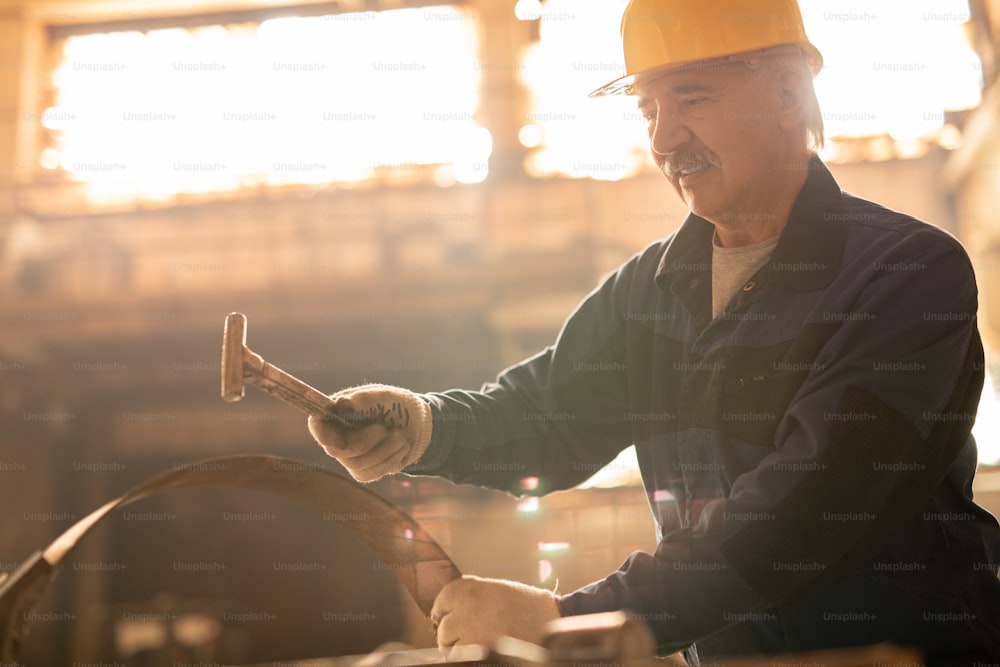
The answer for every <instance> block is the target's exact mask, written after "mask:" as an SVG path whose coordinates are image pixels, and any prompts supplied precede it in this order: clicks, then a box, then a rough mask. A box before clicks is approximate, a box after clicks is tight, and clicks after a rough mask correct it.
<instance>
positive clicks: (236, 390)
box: [222, 313, 247, 403]
mask: <svg viewBox="0 0 1000 667" xmlns="http://www.w3.org/2000/svg"><path fill="white" fill-rule="evenodd" d="M246 344H247V317H246V315H244V314H243V313H229V315H227V316H226V324H225V326H224V327H223V329H222V400H224V401H227V402H229V403H234V402H236V401H238V400H240V399H241V398H243V350H244V349H245V348H246Z"/></svg>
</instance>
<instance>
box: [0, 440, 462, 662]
mask: <svg viewBox="0 0 1000 667" xmlns="http://www.w3.org/2000/svg"><path fill="white" fill-rule="evenodd" d="M201 486H227V487H236V488H242V489H252V490H254V491H264V492H267V493H270V494H273V495H276V496H279V497H282V498H285V499H287V500H291V501H293V502H296V503H299V504H300V505H304V506H305V507H309V508H311V509H314V510H316V511H318V512H323V513H324V516H325V517H328V518H329V519H330V520H332V521H333V522H335V523H337V524H339V525H340V526H341V527H343V528H344V529H345V530H347V531H348V532H349V533H350V534H352V535H354V536H355V537H356V538H358V539H359V540H360V541H361V542H363V543H364V544H365V545H367V546H368V548H369V549H371V550H372V552H373V553H374V554H375V556H376V557H378V558H379V559H380V560H381V561H382V562H383V563H384V564H385V565H386V569H387V570H390V571H391V572H392V573H393V574H394V575H395V576H396V578H397V579H398V580H399V583H400V584H401V585H402V587H403V588H404V589H405V590H406V591H407V592H408V593H409V594H410V596H411V597H412V598H413V600H414V602H415V603H416V605H417V607H418V608H419V609H420V611H421V612H422V613H423V614H424V616H425V617H429V616H430V611H431V607H432V606H433V605H434V600H435V598H436V597H437V595H438V593H439V592H440V591H441V589H442V588H443V587H444V586H445V584H447V583H448V582H450V581H452V580H454V579H457V578H458V577H460V576H461V572H459V570H458V568H457V567H456V566H455V564H454V563H453V562H452V560H451V558H449V557H448V555H447V554H446V553H445V552H444V550H443V549H442V548H441V546H440V545H439V544H438V543H437V542H436V541H435V540H434V538H432V537H431V536H430V535H429V534H428V533H427V531H425V530H424V529H423V528H422V527H421V526H420V524H418V523H417V522H416V521H415V520H414V519H413V518H411V517H410V516H409V515H408V514H406V512H404V511H403V510H401V509H400V508H398V507H396V506H395V505H393V504H392V503H390V502H389V501H387V500H385V499H384V498H382V497H381V496H379V495H377V494H376V493H374V492H372V491H369V490H368V489H366V488H365V487H364V486H362V485H361V484H358V483H357V482H355V481H354V480H351V479H349V478H347V477H343V476H341V475H338V474H336V473H334V472H333V471H331V470H328V469H325V468H321V467H319V466H317V465H315V464H312V463H306V462H303V461H296V460H293V459H288V458H283V457H278V456H261V455H240V456H230V457H222V458H216V459H207V460H203V461H197V462H193V463H188V464H185V465H180V466H177V467H176V468H174V469H172V470H169V471H167V472H164V473H161V474H159V475H156V476H155V477H152V478H150V479H148V480H146V481H145V482H143V483H141V484H139V485H137V486H134V487H132V488H131V489H129V490H128V491H126V492H125V493H124V494H123V495H122V496H120V497H118V498H117V499H115V500H112V501H110V502H108V503H105V504H104V505H102V506H101V507H99V508H98V509H96V510H94V511H93V512H91V513H90V514H88V515H87V516H85V517H84V518H83V519H81V520H80V521H78V522H76V523H75V524H73V525H72V526H71V527H70V528H69V529H67V530H66V531H65V532H64V533H62V534H61V535H60V536H59V537H57V538H56V539H55V540H54V541H53V542H52V543H51V544H50V545H49V546H48V547H46V548H45V549H44V550H42V551H39V552H35V553H34V554H32V555H31V556H30V557H29V558H27V559H26V560H25V561H24V563H22V565H21V567H20V568H18V569H17V570H15V571H14V572H12V573H10V574H9V575H8V576H7V577H5V578H4V579H3V580H0V632H3V635H2V637H0V647H2V653H0V662H3V663H14V662H16V660H17V655H18V652H19V650H20V646H21V644H22V641H23V637H24V635H25V634H26V633H27V630H28V627H27V626H28V620H30V618H31V615H30V614H29V613H28V611H29V610H30V609H31V608H32V607H33V606H34V605H35V603H36V602H37V600H38V599H39V598H40V597H41V595H42V594H44V592H45V590H46V589H47V587H48V585H49V583H50V581H51V579H52V577H53V576H54V575H55V573H56V572H57V570H58V567H59V565H60V564H61V563H62V562H63V560H64V559H65V557H66V555H67V554H68V553H69V552H70V551H72V549H73V548H74V547H75V546H76V545H77V543H78V542H79V541H80V540H81V539H83V538H84V537H85V536H86V534H87V533H88V532H89V531H90V529H91V528H93V527H94V526H95V525H97V524H98V523H99V522H100V521H101V520H102V519H104V518H105V517H106V516H108V514H110V513H111V512H112V511H113V510H115V509H117V508H119V507H122V506H125V505H128V504H131V503H134V502H136V501H139V500H142V499H143V498H148V497H149V496H153V495H157V494H160V493H163V492H165V491H170V490H178V489H186V488H193V487H201Z"/></svg>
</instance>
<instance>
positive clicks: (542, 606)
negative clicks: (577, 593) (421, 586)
mask: <svg viewBox="0 0 1000 667" xmlns="http://www.w3.org/2000/svg"><path fill="white" fill-rule="evenodd" d="M559 616H560V614H559V602H558V598H557V597H556V595H555V594H554V593H552V592H551V591H547V590H545V589H544V588H535V587H534V586H527V585H525V584H521V583H518V582H516V581H505V580H503V579H483V578H480V577H473V576H470V575H464V576H462V577H460V578H458V579H455V580H454V581H452V582H450V583H449V584H448V585H447V586H445V587H444V588H442V589H441V592H440V593H438V596H437V599H435V600H434V606H433V608H432V609H431V621H432V622H433V623H434V624H435V625H436V626H437V643H438V648H439V649H441V652H442V653H444V654H445V657H448V654H449V653H450V652H451V650H452V647H453V646H455V645H457V644H484V645H487V646H490V645H492V644H493V643H494V642H495V641H496V639H497V638H498V637H501V636H508V637H514V638H516V639H522V640H524V641H528V642H532V643H535V644H537V643H538V642H539V641H540V640H541V638H542V630H543V627H542V626H544V625H545V624H546V623H548V622H549V621H553V620H555V619H557V618H559Z"/></svg>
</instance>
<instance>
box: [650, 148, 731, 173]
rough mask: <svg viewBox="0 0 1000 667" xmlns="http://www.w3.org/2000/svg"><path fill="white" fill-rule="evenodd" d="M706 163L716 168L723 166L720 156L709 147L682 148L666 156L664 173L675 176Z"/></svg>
mask: <svg viewBox="0 0 1000 667" xmlns="http://www.w3.org/2000/svg"><path fill="white" fill-rule="evenodd" d="M706 164H707V165H708V166H710V167H715V168H718V167H721V166H722V163H721V162H720V161H719V156H718V155H716V154H715V153H713V152H712V151H710V150H708V149H707V148H699V149H695V150H690V149H681V150H677V151H674V152H673V153H670V154H668V155H665V156H664V159H663V173H664V174H665V175H666V176H668V177H675V176H678V175H680V174H681V173H683V172H685V171H688V170H690V169H695V168H697V167H701V166H704V165H706Z"/></svg>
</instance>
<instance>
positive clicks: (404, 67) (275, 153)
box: [41, 7, 492, 199]
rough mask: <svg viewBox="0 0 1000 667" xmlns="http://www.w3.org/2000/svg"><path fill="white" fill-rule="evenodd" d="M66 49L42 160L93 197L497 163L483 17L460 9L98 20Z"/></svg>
mask: <svg viewBox="0 0 1000 667" xmlns="http://www.w3.org/2000/svg"><path fill="white" fill-rule="evenodd" d="M415 44H419V48H414V45H415ZM63 53H64V55H65V61H64V63H63V64H62V66H61V67H59V69H58V70H57V71H56V72H55V74H54V77H53V78H54V82H55V84H56V86H57V89H58V93H57V99H56V104H55V106H54V107H52V108H50V109H47V110H46V111H45V113H44V114H43V116H42V122H43V125H44V126H45V127H47V128H49V129H50V130H53V139H54V141H53V144H52V146H51V147H49V148H48V149H46V150H45V151H44V152H43V154H42V156H41V161H42V166H43V167H46V168H49V169H63V170H65V171H66V172H68V174H69V175H70V176H71V177H72V178H74V179H76V180H80V181H85V182H87V183H88V184H89V185H90V188H89V191H90V192H91V194H92V195H93V196H94V197H96V198H105V199H128V198H150V197H152V198H156V197H169V196H172V195H174V194H176V193H179V192H216V191H224V190H234V189H237V188H241V187H255V186H260V185H282V184H290V183H330V182H345V181H346V182H349V181H358V180H360V179H368V178H372V177H385V178H387V179H389V180H393V179H396V180H399V179H403V180H406V179H408V178H411V177H414V176H415V175H416V174H417V173H419V174H425V173H426V174H429V175H431V176H432V178H433V179H434V180H436V181H437V182H438V183H440V184H441V185H449V184H451V183H454V182H456V181H457V182H465V183H469V182H477V181H481V180H483V178H485V176H486V161H487V158H488V157H489V155H490V152H491V150H492V138H491V137H490V135H489V132H487V130H485V129H484V128H482V127H480V126H479V125H477V124H476V122H475V120H474V116H475V113H476V108H477V105H478V103H479V99H478V97H479V96H478V88H479V71H478V68H476V67H475V62H476V57H477V53H478V37H477V34H476V25H475V21H474V19H473V17H472V16H471V15H470V14H469V13H467V12H465V11H463V10H460V9H457V8H451V7H426V8H419V9H402V10H392V11H384V12H366V13H357V14H340V15H331V16H323V17H313V18H283V19H272V20H267V21H264V22H262V23H259V24H243V25H230V26H209V27H204V28H198V29H191V30H188V29H170V30H153V31H149V32H145V33H142V32H121V33H110V34H95V35H86V36H78V37H70V38H68V39H67V40H66V41H65V44H64V47H63Z"/></svg>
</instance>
